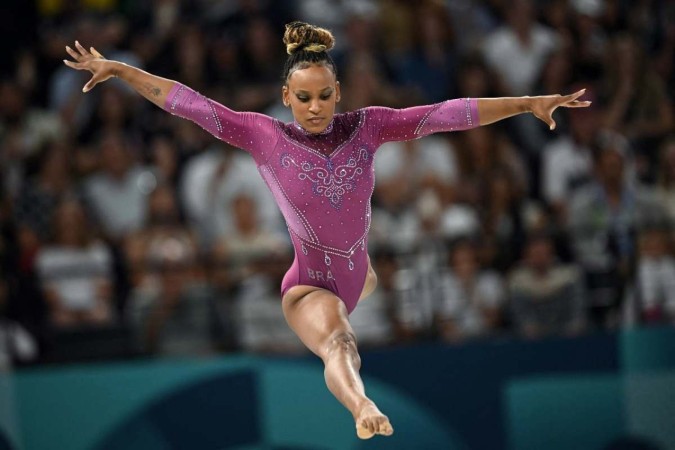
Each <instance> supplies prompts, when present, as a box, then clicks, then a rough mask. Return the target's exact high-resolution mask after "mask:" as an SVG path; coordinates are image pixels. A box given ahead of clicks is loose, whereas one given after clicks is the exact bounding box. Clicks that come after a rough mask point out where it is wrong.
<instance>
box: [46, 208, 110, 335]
mask: <svg viewBox="0 0 675 450" xmlns="http://www.w3.org/2000/svg"><path fill="white" fill-rule="evenodd" d="M53 230H54V236H53V240H52V242H51V243H49V244H47V245H45V246H44V247H43V248H42V249H40V251H39V253H38V255H37V259H36V266H37V271H38V275H39V278H40V285H41V287H42V290H43V292H44V296H45V299H46V301H47V306H48V309H49V322H50V324H51V326H53V327H54V328H56V329H59V328H73V327H78V326H102V325H105V324H109V323H112V322H114V321H115V320H116V319H115V313H114V309H113V307H112V256H111V254H110V251H109V250H108V248H107V247H106V246H105V245H104V244H103V243H102V242H101V241H99V240H98V239H96V238H95V237H94V235H93V233H92V229H91V225H90V224H89V221H88V220H87V216H86V215H85V212H84V209H83V207H82V205H81V204H80V203H79V202H78V201H77V200H73V199H66V200H64V201H62V202H61V203H60V204H59V205H58V207H57V208H56V211H55V213H54V225H53Z"/></svg>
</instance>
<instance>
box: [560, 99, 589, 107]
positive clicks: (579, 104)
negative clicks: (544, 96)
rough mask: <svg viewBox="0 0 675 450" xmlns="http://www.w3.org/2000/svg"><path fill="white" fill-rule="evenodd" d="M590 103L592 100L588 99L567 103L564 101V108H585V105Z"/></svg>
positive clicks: (587, 105)
mask: <svg viewBox="0 0 675 450" xmlns="http://www.w3.org/2000/svg"><path fill="white" fill-rule="evenodd" d="M592 103H593V102H591V101H588V100H583V101H579V100H574V101H571V102H569V103H566V104H565V107H566V108H587V107H589V106H591V104H592Z"/></svg>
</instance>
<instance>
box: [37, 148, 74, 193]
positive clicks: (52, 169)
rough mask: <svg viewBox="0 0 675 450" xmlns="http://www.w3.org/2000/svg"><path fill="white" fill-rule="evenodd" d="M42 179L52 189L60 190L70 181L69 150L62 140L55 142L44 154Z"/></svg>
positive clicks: (41, 170)
mask: <svg viewBox="0 0 675 450" xmlns="http://www.w3.org/2000/svg"><path fill="white" fill-rule="evenodd" d="M40 180H41V181H42V183H43V184H45V185H47V186H49V187H50V188H52V189H57V190H60V189H61V188H64V187H66V186H67V185H68V184H69V181H70V164H69V157H68V151H67V150H66V148H65V147H64V146H63V143H62V142H53V143H50V144H49V147H48V149H47V151H46V154H45V155H44V161H43V162H42V167H41V168H40Z"/></svg>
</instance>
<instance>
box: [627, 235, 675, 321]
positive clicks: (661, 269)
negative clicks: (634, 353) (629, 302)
mask: <svg viewBox="0 0 675 450" xmlns="http://www.w3.org/2000/svg"><path fill="white" fill-rule="evenodd" d="M638 239H639V250H638V251H639V254H638V261H637V283H636V290H637V292H636V294H637V299H638V305H639V308H638V309H639V313H640V314H639V315H640V319H641V320H642V322H644V323H648V324H658V323H669V324H673V323H675V254H674V253H673V249H674V248H673V242H672V235H671V233H670V232H669V230H668V229H661V228H652V229H647V230H644V231H643V232H642V233H640V236H639V238H638Z"/></svg>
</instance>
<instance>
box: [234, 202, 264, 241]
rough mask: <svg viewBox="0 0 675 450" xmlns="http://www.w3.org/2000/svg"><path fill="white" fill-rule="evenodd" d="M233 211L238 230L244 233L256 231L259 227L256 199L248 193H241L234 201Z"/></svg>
mask: <svg viewBox="0 0 675 450" xmlns="http://www.w3.org/2000/svg"><path fill="white" fill-rule="evenodd" d="M232 213H233V214H234V221H235V223H236V225H237V230H239V232H240V233H241V234H243V235H248V234H252V233H255V231H256V230H257V228H258V218H257V214H256V203H255V201H254V200H253V199H252V198H251V197H248V196H246V195H239V196H237V197H236V198H235V199H234V200H233V201H232Z"/></svg>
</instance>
